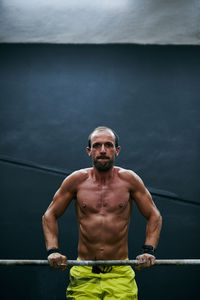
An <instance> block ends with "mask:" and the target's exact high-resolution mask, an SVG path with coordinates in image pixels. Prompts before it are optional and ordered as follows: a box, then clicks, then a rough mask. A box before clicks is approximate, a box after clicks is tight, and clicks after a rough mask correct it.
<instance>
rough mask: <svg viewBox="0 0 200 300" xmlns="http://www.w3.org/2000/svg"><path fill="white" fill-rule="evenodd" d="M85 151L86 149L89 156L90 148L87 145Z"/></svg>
mask: <svg viewBox="0 0 200 300" xmlns="http://www.w3.org/2000/svg"><path fill="white" fill-rule="evenodd" d="M86 151H87V154H88V155H89V156H90V155H91V148H89V147H87V148H86Z"/></svg>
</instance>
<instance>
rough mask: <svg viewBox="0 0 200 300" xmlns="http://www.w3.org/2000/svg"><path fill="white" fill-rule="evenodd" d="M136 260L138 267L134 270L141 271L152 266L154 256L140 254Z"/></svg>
mask: <svg viewBox="0 0 200 300" xmlns="http://www.w3.org/2000/svg"><path fill="white" fill-rule="evenodd" d="M136 259H137V260H138V261H139V265H137V266H135V269H136V270H141V269H143V268H149V267H151V266H153V265H154V263H155V259H156V258H155V256H153V255H151V254H148V253H144V254H140V255H138V256H137V257H136Z"/></svg>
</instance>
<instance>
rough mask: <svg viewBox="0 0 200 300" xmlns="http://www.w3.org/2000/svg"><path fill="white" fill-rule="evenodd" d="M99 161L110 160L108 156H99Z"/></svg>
mask: <svg viewBox="0 0 200 300" xmlns="http://www.w3.org/2000/svg"><path fill="white" fill-rule="evenodd" d="M97 159H102V160H103V159H105V160H107V159H110V158H109V157H107V156H99V157H97Z"/></svg>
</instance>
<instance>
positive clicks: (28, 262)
mask: <svg viewBox="0 0 200 300" xmlns="http://www.w3.org/2000/svg"><path fill="white" fill-rule="evenodd" d="M138 264H139V261H138V260H67V261H66V264H65V265H69V266H100V265H104V266H106V265H110V266H127V265H130V266H135V265H138ZM48 265H49V262H48V260H32V259H22V260H20V259H2V260H0V266H48ZM155 265H157V266H161V265H162V266H167V265H176V266H177V265H179V266H180V265H182V266H183V265H200V259H156V260H155Z"/></svg>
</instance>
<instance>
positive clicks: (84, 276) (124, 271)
mask: <svg viewBox="0 0 200 300" xmlns="http://www.w3.org/2000/svg"><path fill="white" fill-rule="evenodd" d="M137 294H138V289H137V284H136V282H135V272H134V271H133V269H132V268H131V267H130V266H113V267H112V269H111V270H108V272H107V273H99V274H97V273H93V272H92V267H90V266H89V267H87V266H74V267H72V268H71V270H70V284H69V286H68V288H67V292H66V297H67V299H73V300H75V299H78V300H87V299H93V300H95V299H105V300H107V299H110V300H111V299H113V300H114V299H123V300H128V299H132V300H137Z"/></svg>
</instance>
